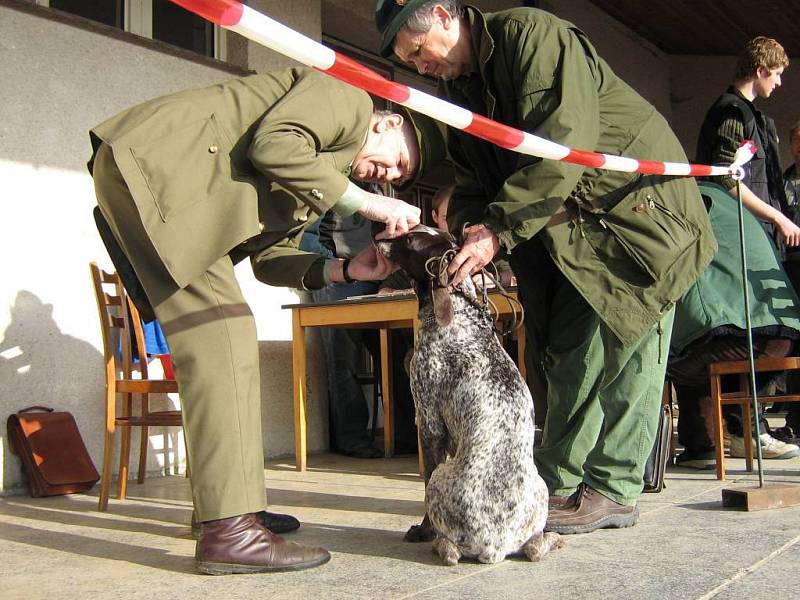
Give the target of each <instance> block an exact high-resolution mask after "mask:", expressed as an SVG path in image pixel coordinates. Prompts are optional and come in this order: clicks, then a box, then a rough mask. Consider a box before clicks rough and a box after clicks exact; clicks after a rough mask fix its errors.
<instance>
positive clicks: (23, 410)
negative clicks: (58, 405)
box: [17, 406, 54, 415]
mask: <svg viewBox="0 0 800 600" xmlns="http://www.w3.org/2000/svg"><path fill="white" fill-rule="evenodd" d="M34 410H43V411H44V412H53V410H54V409H52V408H49V407H47V406H29V407H28V408H23V409H22V410H18V411H17V414H18V415H21V414H22V413H26V412H31V411H34Z"/></svg>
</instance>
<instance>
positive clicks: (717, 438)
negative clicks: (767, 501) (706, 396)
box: [708, 356, 800, 480]
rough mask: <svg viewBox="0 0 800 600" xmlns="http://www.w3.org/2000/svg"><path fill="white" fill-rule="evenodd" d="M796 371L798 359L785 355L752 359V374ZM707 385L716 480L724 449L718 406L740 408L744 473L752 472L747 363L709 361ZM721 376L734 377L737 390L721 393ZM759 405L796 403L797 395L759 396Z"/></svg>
mask: <svg viewBox="0 0 800 600" xmlns="http://www.w3.org/2000/svg"><path fill="white" fill-rule="evenodd" d="M797 369H800V357H797V356H787V357H785V358H775V357H770V358H758V359H756V360H755V370H756V373H764V372H770V371H795V370H797ZM708 374H709V382H710V388H711V397H710V398H711V410H712V415H713V417H712V421H713V429H714V436H713V437H714V450H715V453H716V462H717V479H720V480H724V479H725V447H724V438H723V435H724V430H723V424H722V407H723V406H725V405H732V404H733V405H739V406H741V407H742V424H743V427H744V429H745V432H744V433H745V436H744V449H745V466H746V468H747V470H748V471H752V470H753V435H752V415H753V411H752V405H753V394H752V392H751V391H750V390H751V387H750V361H747V360H729V361H720V362H713V363H711V364H710V365H709V366H708ZM725 375H738V378H737V379H738V387H737V389H736V390H734V391H731V392H723V391H722V377H723V376H725ZM758 401H759V402H760V403H762V404H764V403H770V402H800V394H782V395H773V396H759V397H758Z"/></svg>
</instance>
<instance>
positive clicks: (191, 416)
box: [94, 144, 266, 521]
mask: <svg viewBox="0 0 800 600" xmlns="http://www.w3.org/2000/svg"><path fill="white" fill-rule="evenodd" d="M94 180H95V191H96V194H97V200H98V204H99V205H100V209H101V210H102V211H103V214H104V216H105V217H106V220H108V222H109V226H110V227H111V230H112V232H113V233H114V236H115V237H116V239H117V240H118V241H119V243H120V245H121V247H122V249H123V251H124V252H125V255H126V256H127V257H128V258H129V260H130V261H131V263H132V265H133V267H134V269H135V271H136V273H137V275H138V276H139V279H140V280H141V281H142V284H143V286H144V289H145V291H146V292H147V295H148V298H149V299H150V301H151V303H152V304H153V308H154V310H155V314H156V317H157V318H158V320H159V321H160V323H161V327H162V329H163V330H164V333H165V335H166V337H167V343H168V345H169V348H170V354H171V355H172V361H173V365H174V368H175V378H176V379H177V381H178V388H179V390H180V399H181V410H182V412H183V429H184V436H185V440H186V450H187V455H188V460H189V465H190V469H191V485H192V497H193V500H194V507H195V511H196V513H197V518H198V519H199V520H200V521H207V520H212V519H221V518H225V517H229V516H234V515H239V514H244V513H248V512H255V511H259V510H263V509H264V508H265V507H266V490H265V487H264V452H263V444H262V439H261V392H260V374H259V362H258V343H257V339H256V330H255V322H254V320H253V316H252V313H251V312H250V308H249V307H248V305H247V304H246V302H245V301H244V298H243V297H242V293H241V290H240V289H239V285H238V283H237V281H236V277H235V275H234V271H233V264H232V262H231V260H230V258H229V257H228V256H223V257H221V258H220V259H219V260H217V262H215V263H214V264H212V265H210V266H209V268H208V270H207V271H206V272H205V273H203V274H202V275H200V276H199V277H197V278H196V279H195V280H194V281H192V282H191V283H190V284H189V285H187V286H186V287H184V288H180V289H178V287H177V286H176V285H175V284H174V282H172V280H171V278H170V277H169V276H168V275H167V273H166V270H165V268H164V266H163V263H162V261H161V259H160V258H159V257H158V255H157V254H156V252H155V250H154V248H153V247H152V245H151V244H150V243H149V238H148V236H147V234H146V233H145V231H144V228H143V226H142V223H141V220H140V218H139V215H138V212H137V211H136V207H135V205H134V201H133V198H132V197H131V195H130V192H129V190H128V188H127V186H126V185H125V181H124V180H123V178H122V175H121V174H120V172H119V169H118V168H117V165H116V163H115V162H114V159H113V155H112V153H111V151H110V148H108V146H106V145H105V144H104V145H102V146H101V148H100V149H99V150H98V152H97V155H96V157H95V166H94ZM186 251H187V252H191V249H190V248H187V249H186Z"/></svg>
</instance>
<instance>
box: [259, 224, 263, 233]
mask: <svg viewBox="0 0 800 600" xmlns="http://www.w3.org/2000/svg"><path fill="white" fill-rule="evenodd" d="M258 230H259V231H260V232H261V233H263V232H264V222H263V221H259V222H258Z"/></svg>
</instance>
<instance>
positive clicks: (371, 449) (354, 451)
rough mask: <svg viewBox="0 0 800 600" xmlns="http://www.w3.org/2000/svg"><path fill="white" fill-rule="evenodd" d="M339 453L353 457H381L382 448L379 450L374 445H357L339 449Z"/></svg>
mask: <svg viewBox="0 0 800 600" xmlns="http://www.w3.org/2000/svg"><path fill="white" fill-rule="evenodd" d="M339 454H344V455H345V456H352V457H353V458H381V457H382V456H383V450H379V449H378V448H376V447H375V446H359V447H358V448H351V449H349V450H339Z"/></svg>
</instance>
